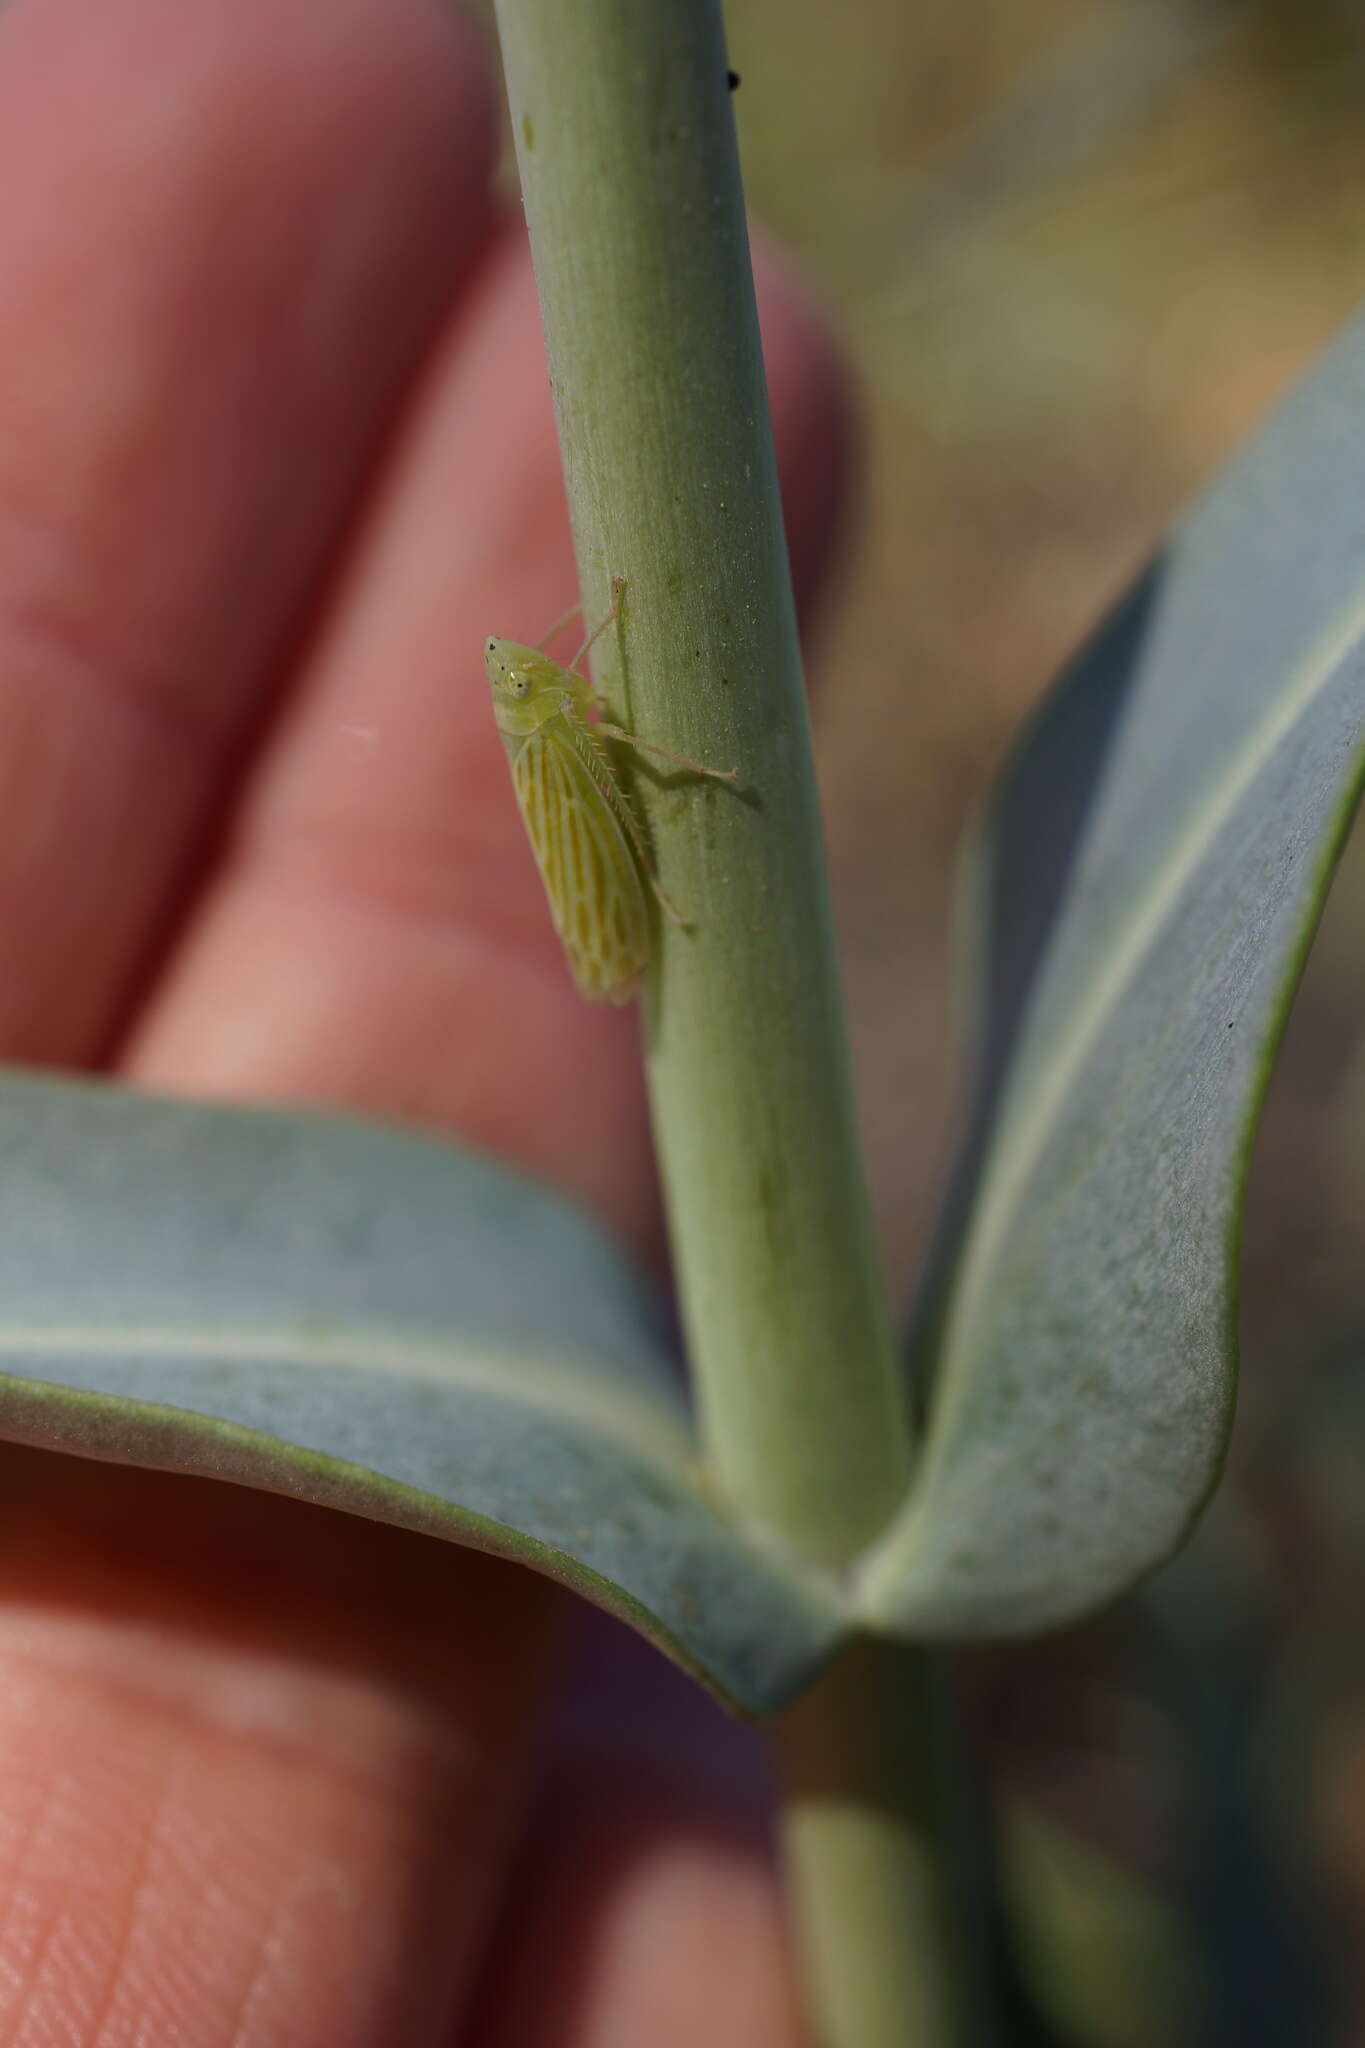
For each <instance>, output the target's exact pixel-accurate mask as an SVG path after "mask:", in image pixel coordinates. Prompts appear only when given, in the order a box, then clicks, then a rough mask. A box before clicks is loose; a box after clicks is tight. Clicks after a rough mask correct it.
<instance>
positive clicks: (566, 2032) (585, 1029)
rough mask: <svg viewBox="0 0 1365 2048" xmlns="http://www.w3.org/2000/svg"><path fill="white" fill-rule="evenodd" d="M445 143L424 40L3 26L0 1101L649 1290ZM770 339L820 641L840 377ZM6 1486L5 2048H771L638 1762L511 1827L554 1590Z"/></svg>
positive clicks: (494, 321)
mask: <svg viewBox="0 0 1365 2048" xmlns="http://www.w3.org/2000/svg"><path fill="white" fill-rule="evenodd" d="M492 134H493V98H492V89H491V86H490V81H489V76H488V68H487V61H486V58H485V56H484V54H483V52H482V50H481V48H480V47H479V45H478V44H477V42H476V40H475V38H474V37H473V36H472V34H471V33H470V32H469V31H468V30H467V29H466V28H465V27H464V26H462V25H461V24H460V23H458V22H456V21H454V20H451V19H449V18H447V17H446V16H445V14H443V13H442V12H441V11H440V10H439V9H438V7H437V6H436V5H435V4H434V0H275V4H273V5H271V6H269V7H252V6H243V5H241V4H240V0H196V4H195V5H194V6H191V7H184V6H181V5H178V4H176V0H107V4H106V5H104V6H103V7H100V8H90V7H89V6H87V5H85V4H84V0H10V4H9V5H7V6H6V7H5V8H4V9H3V11H2V12H0V277H3V279H4V284H3V288H2V289H0V815H3V817H4V820H5V830H4V834H3V839H0V946H3V955H4V958H5V960H6V962H7V967H8V972H7V974H6V975H5V977H4V979H3V982H0V1054H3V1057H5V1058H6V1059H9V1060H18V1061H38V1062H42V1063H45V1064H49V1065H65V1066H72V1067H95V1068H101V1069H105V1070H108V1071H112V1072H115V1073H117V1074H120V1075H121V1076H123V1077H124V1078H126V1079H128V1080H130V1081H132V1082H134V1083H137V1084H139V1085H143V1086H146V1087H149V1088H156V1089H161V1090H169V1091H180V1092H186V1093H193V1094H205V1095H208V1094H215V1095H231V1096H240V1097H245V1098H250V1099H252V1100H262V1099H268V1098H277V1099H289V1100H301V1099H311V1100H314V1101H319V1102H324V1103H334V1104H346V1105H351V1106H354V1107H358V1108H364V1109H367V1110H371V1111H376V1112H379V1113H382V1114H389V1115H395V1116H398V1117H403V1118H407V1119H411V1120H420V1121H421V1122H423V1123H425V1124H428V1125H430V1126H433V1127H435V1128H437V1129H441V1130H445V1131H447V1132H449V1133H451V1134H453V1135H456V1136H464V1137H468V1138H471V1139H473V1140H475V1141H477V1142H478V1143H479V1144H481V1145H484V1146H487V1147H491V1148H493V1149H495V1150H497V1151H499V1152H501V1153H503V1154H504V1155H506V1156H507V1157H509V1158H512V1159H515V1160H518V1161H520V1162H522V1163H523V1164H525V1165H527V1166H530V1167H531V1168H533V1169H535V1170H537V1171H538V1172H540V1173H542V1174H544V1175H546V1176H548V1177H550V1178H552V1179H554V1180H556V1181H558V1182H559V1183H560V1184H561V1185H563V1186H565V1187H567V1188H568V1189H570V1190H571V1191H572V1192H573V1193H575V1194H576V1195H577V1196H579V1197H580V1198H581V1199H582V1200H584V1201H586V1202H587V1203H589V1204H590V1205H592V1206H593V1207H594V1208H595V1209H596V1210H597V1211H598V1212H599V1214H601V1215H603V1216H604V1217H605V1218H607V1219H608V1220H609V1221H610V1222H611V1223H613V1224H614V1225H615V1226H616V1227H617V1228H618V1229H619V1230H620V1231H622V1232H623V1233H624V1234H625V1235H627V1236H628V1237H630V1238H631V1239H633V1240H634V1242H635V1243H636V1245H637V1247H638V1248H640V1249H641V1250H642V1251H643V1252H644V1253H645V1254H646V1255H649V1254H650V1253H651V1252H652V1251H653V1250H654V1249H656V1248H657V1232H658V1214H657V1201H656V1195H655V1192H654V1183H653V1175H652V1166H651V1161H650V1154H649V1145H648V1137H647V1131H646V1126H645V1116H644V1106H643V1096H642V1090H641V1084H640V1080H639V1062H638V1057H637V1053H636V1048H635V1024H634V1021H633V1017H632V1016H630V1015H622V1014H619V1013H611V1012H607V1011H602V1010H597V1009H592V1008H589V1007H588V1006H587V1005H585V1004H583V1003H582V1002H581V1001H580V999H579V998H578V996H577V994H576V993H575V991H574V989H573V986H572V983H571V981H570V979H569V976H568V973H567V970H566V968H565V965H564V962H563V959H562V956H561V954H560V952H559V947H558V942H557V941H556V939H555V937H554V934H553V932H552V930H551V927H550V924H549V919H548V916H547V913H546V910H545V906H544V902H543V898H542V895H541V891H540V884H539V880H538V878H537V875H536V872H535V868H534V864H533V862H532V860H531V856H530V854H529V851H528V850H527V848H526V846H525V844H524V839H523V835H522V828H521V824H520V821H519V819H518V817H517V813H516V808H515V804H514V801H513V796H512V791H511V787H510V783H509V779H508V776H507V771H506V767H505V764H504V761H503V757H502V750H501V747H500V744H499V742H498V738H497V734H496V731H495V729H494V725H493V720H492V716H491V714H490V711H489V707H488V703H487V693H486V689H485V687H484V684H483V679H482V672H481V656H480V650H481V646H482V641H483V639H484V637H485V636H486V634H487V633H488V632H490V631H493V632H498V633H502V634H508V635H512V636H515V637H523V638H531V639H533V638H534V637H535V636H536V634H537V633H538V632H539V631H540V629H541V627H542V625H543V624H544V623H545V622H547V621H548V620H549V619H550V618H551V617H552V616H554V615H555V614H556V613H557V612H558V611H560V610H561V609H562V607H563V605H564V603H565V602H566V594H569V593H571V592H572V591H573V589H574V583H575V578H574V567H573V561H572V556H571V552H570V548H569V542H568V535H567V527H566V521H565V515H564V508H563V498H562V491H561V486H560V481H559V471H558V460H557V455H556V450H555V446H554V439H553V428H552V421H551V416H550V407H549V393H548V383H547V378H546V372H545V365H544V359H543V354H542V346H541V338H540V329H539V322H538V318H537V314H536V307H535V298H534V293H533V290H532V286H531V280H530V274H529V265H528V261H527V256H526V251H525V247H524V242H523V239H522V236H521V233H520V229H519V227H518V226H517V225H516V224H515V223H512V222H509V221H508V220H506V219H503V218H500V217H499V216H498V215H497V213H496V211H495V207H494V203H493V200H492V198H491V196H490V191H489V182H488V179H489V163H490V157H491V149H492ZM765 297H766V307H765V312H766V322H765V324H766V330H767V340H768V346H769V366H770V376H771V381H772V385H773V398H774V410H775V414H776V418H777V426H778V435H779V444H780V447H781V452H782V457H783V467H784V474H785V478H786V484H787V492H788V517H789V523H790V526H791V535H792V546H793V556H794V561H795V564H796V568H797V572H798V581H799V583H801V584H802V585H803V586H804V587H805V588H806V589H807V590H809V588H810V586H811V584H812V582H813V580H814V577H815V574H816V571H817V567H818V563H819V559H820V557H821V554H822V551H823V548H824V545H825V542H826V540H827V539H828V536H829V530H830V524H831V521H832V518H833V509H832V507H833V502H834V499H835V497H836V496H837V489H836V486H837V474H838V470H839V463H840V449H841V430H840V409H839V404H838V393H837V380H836V376H835V372H834V370H833V368H832V365H831V362H830V359H829V357H828V355H827V352H826V350H825V347H824V345H823V343H822V342H821V340H820V339H819V338H818V336H817V334H816V333H815V330H814V329H813V327H812V325H811V324H810V322H809V320H808V318H807V316H806V315H805V314H804V313H803V312H802V311H801V308H800V305H799V302H798V300H797V299H796V297H795V295H794V294H793V293H792V291H791V290H790V288H789V287H787V286H786V285H784V284H782V283H781V282H780V281H779V280H778V279H777V278H776V277H775V276H770V277H769V278H768V281H767V288H766V294H765ZM627 566H628V565H627ZM0 1473H2V1474H3V1485H2V1486H0V1524H3V1541H0V1559H3V1563H0V1660H3V1661H2V1662H0V1669H3V1672H4V1681H3V1684H2V1685H0V2042H4V2043H13V2044H15V2048H18V2044H20V2043H37V2042H39V2041H49V2040H54V2039H60V2040H63V2041H68V2042H71V2043H81V2044H87V2048H96V2044H98V2048H120V2044H124V2043H126V2044H128V2048H132V2044H134V2043H137V2044H141V2048H155V2044H159V2043H163V2042H164V2043H170V2042H185V2043H189V2044H191V2048H215V2044H219V2043H222V2044H224V2048H226V2044H229V2043H232V2044H236V2048H249V2044H250V2048H276V2044H279V2048H286V2044H287V2048H296V2044H298V2048H307V2044H314V2043H316V2044H318V2048H362V2044H364V2048H369V2044H379V2048H409V2044H412V2048H417V2044H423V2048H425V2044H438V2043H439V2044H441V2048H448V2044H453V2043H454V2042H456V2041H460V2042H467V2043H469V2044H471V2048H589V2044H592V2048H608V2044H617V2043H621V2044H630V2048H640V2044H644V2043H648V2044H649V2048H673V2044H677V2048H682V2044H684V2043H686V2044H688V2048H693V2044H695V2042H696V2041H698V2040H699V2039H703V2038H704V2039H705V2040H706V2041H707V2043H708V2048H731V2044H733V2048H741V2044H742V2048H791V2044H792V2043H793V2042H794V2040H795V2030H794V2023H793V2020H792V2017H791V2008H790V2003H789V1994H788V1991H787V1989H786V1983H785V1974H784V1968H783V1960H782V1945H781V1935H780V1926H779V1920H778V1916H777V1911H776V1906H775V1902H774V1895H773V1889H772V1883H771V1879H770V1877H769V1874H768V1869H767V1863H766V1858H765V1855H764V1852H763V1848H762V1844H761V1838H760V1837H759V1836H758V1835H757V1834H756V1833H755V1832H754V1831H752V1830H751V1829H749V1828H747V1827H746V1826H744V1825H741V1824H739V1823H738V1822H735V1821H733V1820H732V1819H730V1818H728V1817H727V1816H726V1815H725V1814H724V1813H723V1812H722V1811H721V1806H722V1804H723V1802H721V1801H720V1800H719V1795H718V1794H717V1795H713V1794H712V1793H710V1792H708V1790H707V1788H706V1785H705V1784H704V1783H703V1781H702V1779H701V1778H700V1777H698V1776H697V1775H696V1767H695V1766H694V1765H693V1764H691V1763H688V1762H685V1761H684V1759H683V1757H682V1755H681V1753H679V1752H677V1751H676V1750H675V1753H674V1754H673V1756H672V1758H671V1760H668V1761H665V1760H663V1759H662V1758H660V1757H658V1756H655V1757H653V1758H651V1756H650V1755H649V1754H648V1749H649V1742H648V1738H647V1737H646V1739H645V1740H644V1741H643V1742H642V1743H640V1744H637V1745H636V1746H635V1748H634V1750H633V1753H632V1755H631V1756H629V1757H626V1756H621V1755H618V1756H616V1757H614V1758H611V1759H609V1760H607V1761H602V1760H599V1761H598V1763H597V1764H595V1765H594V1764H590V1763H589V1762H587V1761H585V1760H584V1758H583V1757H582V1756H581V1754H568V1753H566V1754H565V1755H564V1756H563V1757H562V1758H561V1761H560V1763H559V1764H558V1765H553V1764H552V1766H551V1767H550V1769H549V1770H548V1772H547V1773H546V1774H545V1776H544V1778H543V1780H542V1789H543V1791H544V1799H543V1801H542V1803H541V1805H540V1806H539V1807H538V1808H537V1809H536V1811H535V1812H533V1813H532V1814H531V1815H530V1817H529V1818H528V1814H527V1806H528V1798H529V1790H530V1786H531V1783H532V1762H533V1753H534V1742H533V1737H534V1731H535V1722H536V1714H537V1708H538V1704H539V1702H540V1700H541V1697H542V1693H543V1688H544V1686H545V1684H546V1681H547V1677H548V1674H549V1672H550V1669H551V1666H552V1663H553V1658H554V1652H555V1645H556V1638H557V1635H558V1633H559V1631H560V1630H561V1628H562V1627H563V1626H564V1624H565V1620H566V1615H567V1611H568V1609H567V1603H566V1601H565V1600H564V1599H563V1597H562V1596H561V1595H560V1594H558V1593H557V1592H556V1591H554V1590H553V1589H552V1588H550V1587H548V1586H547V1585H546V1584H544V1583H543V1582H542V1581H540V1580H538V1579H536V1578H534V1577H533V1576H531V1575H530V1574H529V1573H526V1572H522V1571H520V1570H517V1569H515V1568H513V1567H511V1566H508V1565H503V1564H500V1563H495V1562H493V1561H491V1560H488V1559H485V1558H482V1557H478V1556H474V1555H471V1554H469V1553H466V1552H461V1551H458V1550H455V1549H452V1548H449V1547H447V1546H443V1545H440V1544H437V1543H435V1542H429V1541H425V1540H423V1539H421V1538H418V1537H414V1536H410V1535H406V1534H402V1533H400V1532H397V1531H393V1530H388V1529H382V1528H376V1527H372V1526H369V1525H367V1524H361V1523H358V1522H355V1521H351V1520H348V1519H346V1518H345V1517H341V1516H335V1515H332V1514H328V1513H324V1512H323V1511H320V1510H317V1509H314V1508H311V1507H307V1506H304V1505H301V1504H299V1503H297V1502H291V1501H285V1500H277V1499H272V1498H269V1497H266V1496H263V1495H258V1494H254V1493H251V1492H247V1491H244V1490H241V1489H237V1488H232V1487H226V1486H215V1485H213V1484H211V1483H208V1482H200V1481H191V1480H187V1479H182V1478H178V1477H173V1476H170V1475H165V1474H154V1473H143V1472H133V1471H126V1470H122V1469H118V1468H112V1467H101V1466H97V1465H93V1464H89V1463H85V1462H81V1461H77V1460H73V1459H66V1458H61V1457H58V1456H55V1455H52V1454H47V1453H40V1452H34V1451H29V1450H24V1449H20V1448H16V1447H5V1448H3V1449H0ZM655 1711H657V1706H656V1707H652V1708H651V1709H650V1712H651V1714H652V1713H653V1712H655ZM651 1726H652V1723H651ZM663 1739H664V1738H663V1737H662V1735H661V1736H660V1741H661V1742H662V1741H663Z"/></svg>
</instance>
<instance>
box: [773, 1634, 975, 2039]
mask: <svg viewBox="0 0 1365 2048" xmlns="http://www.w3.org/2000/svg"><path fill="white" fill-rule="evenodd" d="M946 1706H947V1702H946V1700H945V1699H944V1698H943V1696H942V1689H941V1685H940V1674H939V1673H938V1672H937V1670H936V1669H935V1667H934V1664H933V1662H932V1660H931V1657H930V1654H929V1653H928V1652H927V1651H924V1650H921V1649H918V1648H916V1647H914V1646H912V1645H909V1644H904V1643H888V1642H879V1641H876V1640H874V1639H872V1638H870V1637H864V1638H862V1639H861V1640H859V1641H858V1642H855V1643H853V1644H852V1645H850V1647H849V1648H848V1649H847V1650H846V1651H844V1652H843V1654H842V1655H841V1656H840V1657H839V1658H838V1659H837V1660H836V1661H835V1663H834V1664H833V1665H831V1666H830V1668H829V1670H828V1671H826V1672H825V1673H824V1675H823V1676H822V1677H821V1678H820V1679H819V1680H817V1682H816V1684H815V1685H814V1686H813V1687H812V1688H811V1690H810V1691H809V1692H808V1693H807V1694H806V1695H805V1696H804V1698H802V1699H801V1700H799V1701H798V1702H797V1704H796V1706H795V1707H793V1708H791V1709H789V1711H788V1713H787V1714H786V1715H785V1717H784V1718H783V1720H782V1722H781V1723H780V1724H779V1727H778V1731H777V1752H778V1758H779V1763H780V1767H781V1772H782V1778H783V1782H784V1785H785V1787H786V1791H787V1799H786V1804H785V1808H784V1812H783V1817H782V1835H783V1848H784V1852H785V1856H786V1862H787V1867H788V1869H789V1871H790V1872H791V1875H792V1879H793V1893H794V1898H795V1906H796V1917H797V1927H798V1934H799V1938H800V1954H801V1961H802V1969H803V1976H804V1978H805V1989H806V1999H807V2006H808V2009H809V2011H810V2012H811V2014H812V2016H813V2017H814V2018H815V2020H816V2022H817V2024H818V2027H819V2041H820V2048H872V2044H875V2048H921V2044H922V2048H931V2044H932V2048H949V2044H957V2043H959V2042H962V2041H964V2040H965V2039H967V2038H968V2036H969V2033H970V2030H971V2027H972V2024H973V2019H974V2014H973V2013H972V2011H971V2005H972V1996H971V1987H970V1984H969V1983H968V1981H967V1980H968V1972H969V1969H970V1966H971V1960H972V1959H971V1957H970V1955H969V1954H968V1953H967V1951H966V1948H965V1938H966V1937H965V1935H964V1930H963V1918H962V1916H961V1915H960V1914H959V1913H957V1912H955V1911H954V1910H953V1902H952V1900H951V1898H950V1895H949V1884H948V1881H947V1878H948V1865H949V1861H950V1858H949V1855H948V1844H947V1842H946V1840H945V1831H946V1825H947V1814H946V1811H945V1809H946V1808H947V1807H948V1805H949V1804H950V1801H951V1795H952V1791H953V1786H954V1772H953V1769H952V1767H951V1765H950V1764H949V1762H948V1760H947V1758H946V1757H945V1756H944V1754H943V1749H944V1747H945V1745H944V1744H942V1743H940V1742H939V1741H938V1740H936V1739H935V1738H936V1736H937V1734H938V1732H939V1730H940V1727H941V1725H942V1719H943V1715H944V1712H945V1710H946Z"/></svg>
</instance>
